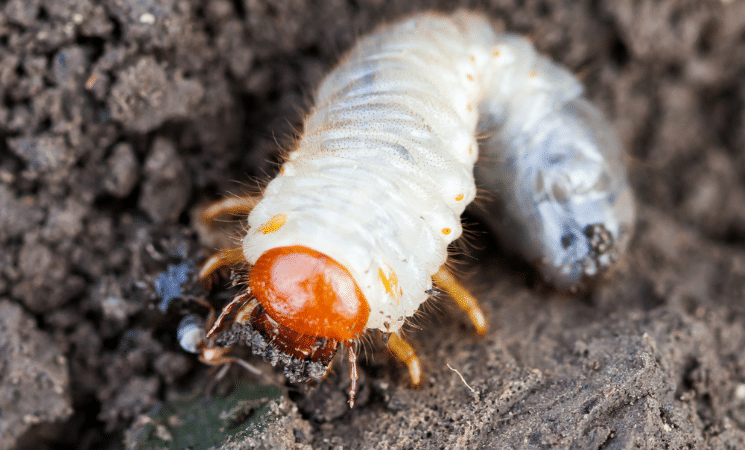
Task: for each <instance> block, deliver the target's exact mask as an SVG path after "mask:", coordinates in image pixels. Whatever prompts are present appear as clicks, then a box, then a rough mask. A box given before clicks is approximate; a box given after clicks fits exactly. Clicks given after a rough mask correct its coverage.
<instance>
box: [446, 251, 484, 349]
mask: <svg viewBox="0 0 745 450" xmlns="http://www.w3.org/2000/svg"><path fill="white" fill-rule="evenodd" d="M432 279H433V280H434V282H435V284H436V285H437V287H439V288H440V289H442V290H443V291H445V292H447V293H448V295H450V297H451V298H452V299H453V300H455V303H457V304H458V306H460V309H462V310H463V311H465V312H466V314H468V317H470V318H471V322H472V323H473V326H474V327H475V328H476V332H477V333H478V334H482V335H483V334H486V328H487V324H486V317H485V316H484V312H483V311H482V310H481V307H480V306H479V302H478V301H477V300H476V299H475V298H474V297H473V295H471V293H470V292H468V290H466V288H464V287H463V285H461V284H460V283H458V281H457V280H456V279H455V277H454V276H453V274H452V273H450V271H449V270H447V269H446V268H445V266H442V267H440V270H438V271H437V273H436V274H434V275H433V276H432Z"/></svg>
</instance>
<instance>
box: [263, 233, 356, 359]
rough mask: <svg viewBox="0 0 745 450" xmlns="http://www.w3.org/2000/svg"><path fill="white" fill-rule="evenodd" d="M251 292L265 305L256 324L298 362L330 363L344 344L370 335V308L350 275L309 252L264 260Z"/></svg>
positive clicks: (291, 250) (294, 250)
mask: <svg viewBox="0 0 745 450" xmlns="http://www.w3.org/2000/svg"><path fill="white" fill-rule="evenodd" d="M248 284H249V288H250V291H251V293H252V295H253V296H254V297H255V298H256V300H257V301H258V303H259V305H260V306H259V307H258V308H255V309H254V311H253V312H252V317H251V318H250V322H251V323H252V325H253V327H254V328H255V329H256V330H257V331H259V333H261V334H262V335H263V336H264V337H265V338H266V339H267V341H269V343H270V344H271V346H272V347H273V348H274V349H276V350H278V351H280V352H283V353H285V354H287V355H289V356H292V357H294V358H298V359H300V360H310V361H319V360H322V361H325V362H328V361H330V358H331V357H332V356H333V355H334V353H335V351H336V347H337V345H338V344H339V343H348V342H350V341H353V340H355V339H357V338H358V337H359V336H360V335H361V334H362V333H363V331H364V330H365V325H366V324H367V319H368V317H369V316H370V306H369V305H368V303H367V300H366V299H365V297H364V296H363V295H362V292H361V291H360V289H359V287H357V284H356V283H355V281H354V279H353V278H352V275H351V274H350V273H349V271H348V270H347V269H345V268H344V267H343V266H341V265H340V264H339V263H337V262H336V261H334V260H333V259H331V258H329V257H328V256H326V255H324V254H322V253H320V252H317V251H315V250H312V249H310V248H307V247H303V246H290V247H279V248H274V249H271V250H269V251H267V252H265V253H264V254H262V255H261V256H260V257H259V259H258V260H257V261H256V264H254V266H253V267H252V268H251V274H250V277H249V283H248Z"/></svg>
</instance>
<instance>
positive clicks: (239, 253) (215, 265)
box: [199, 247, 245, 289]
mask: <svg viewBox="0 0 745 450" xmlns="http://www.w3.org/2000/svg"><path fill="white" fill-rule="evenodd" d="M242 261H245V259H244V257H243V249H242V248H240V247H234V248H229V249H225V250H220V251H219V252H217V253H215V254H214V255H212V256H210V257H209V258H207V261H205V262H204V264H202V268H201V269H199V279H200V280H202V285H203V286H204V287H205V289H209V288H210V285H211V284H212V279H213V278H214V276H215V273H216V272H217V271H218V269H220V268H221V267H225V266H232V265H236V264H238V263H240V262H242Z"/></svg>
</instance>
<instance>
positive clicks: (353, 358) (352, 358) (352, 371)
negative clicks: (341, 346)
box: [347, 343, 360, 408]
mask: <svg viewBox="0 0 745 450" xmlns="http://www.w3.org/2000/svg"><path fill="white" fill-rule="evenodd" d="M347 349H349V365H350V368H349V378H351V379H352V385H351V386H349V407H350V408H354V398H355V397H356V396H357V380H358V379H359V377H360V376H359V374H358V373H357V354H356V353H355V352H354V345H353V344H351V343H349V344H347Z"/></svg>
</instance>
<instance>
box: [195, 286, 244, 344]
mask: <svg viewBox="0 0 745 450" xmlns="http://www.w3.org/2000/svg"><path fill="white" fill-rule="evenodd" d="M250 296H251V295H250V294H249V293H248V292H243V293H240V294H238V295H236V296H235V297H234V298H233V300H231V301H230V303H228V304H227V305H225V306H224V307H223V308H222V311H220V315H219V316H217V319H215V322H214V323H213V324H212V326H211V327H210V329H209V331H207V334H206V335H205V338H206V339H207V340H209V339H210V338H211V337H212V336H213V335H214V334H215V333H217V330H218V329H220V327H221V326H222V324H223V322H225V319H226V318H227V317H228V314H230V313H231V312H232V311H233V309H235V307H236V306H238V305H243V304H244V303H245V302H246V301H247V300H248V299H249V297H250Z"/></svg>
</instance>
